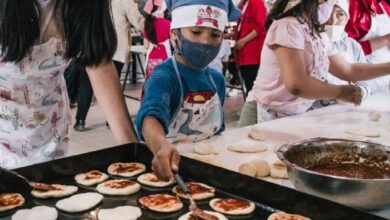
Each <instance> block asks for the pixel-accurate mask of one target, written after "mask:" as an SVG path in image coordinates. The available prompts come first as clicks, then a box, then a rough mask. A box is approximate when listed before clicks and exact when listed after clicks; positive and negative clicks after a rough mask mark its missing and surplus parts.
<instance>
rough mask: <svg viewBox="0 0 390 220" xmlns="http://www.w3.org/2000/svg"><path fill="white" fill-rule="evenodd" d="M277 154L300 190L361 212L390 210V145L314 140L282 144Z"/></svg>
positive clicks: (340, 140)
mask: <svg viewBox="0 0 390 220" xmlns="http://www.w3.org/2000/svg"><path fill="white" fill-rule="evenodd" d="M277 155H278V157H279V159H281V160H282V161H283V162H284V163H286V165H287V170H288V175H289V179H290V180H291V181H292V183H293V184H294V186H295V188H297V189H298V190H300V191H303V192H306V193H309V194H313V195H316V196H319V197H322V198H325V199H329V200H332V201H335V202H338V203H341V204H344V205H347V206H351V207H355V208H360V209H366V210H373V209H382V208H387V207H390V147H388V146H385V145H381V144H377V143H371V142H365V141H354V140H344V139H326V138H314V139H308V140H304V141H301V142H298V143H292V144H286V145H283V146H281V147H280V148H279V149H278V150H277Z"/></svg>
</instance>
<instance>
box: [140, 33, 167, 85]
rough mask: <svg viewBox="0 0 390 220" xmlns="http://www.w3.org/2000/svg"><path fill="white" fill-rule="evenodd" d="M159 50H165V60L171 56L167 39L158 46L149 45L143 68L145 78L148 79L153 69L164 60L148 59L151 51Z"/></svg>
mask: <svg viewBox="0 0 390 220" xmlns="http://www.w3.org/2000/svg"><path fill="white" fill-rule="evenodd" d="M161 48H164V49H165V52H166V53H167V58H169V57H171V56H172V52H171V45H170V41H169V39H168V40H166V41H164V42H161V43H159V44H158V45H155V44H153V43H150V44H149V48H148V50H147V52H146V61H145V63H146V65H145V67H144V70H145V73H146V78H149V76H150V75H151V74H152V72H153V69H154V68H155V67H156V66H157V65H159V64H160V63H162V62H163V61H164V60H165V59H162V58H161V59H150V54H151V53H152V51H153V49H161Z"/></svg>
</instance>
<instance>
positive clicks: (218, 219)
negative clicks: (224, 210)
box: [179, 211, 228, 220]
mask: <svg viewBox="0 0 390 220" xmlns="http://www.w3.org/2000/svg"><path fill="white" fill-rule="evenodd" d="M204 212H205V213H207V214H209V215H211V216H213V218H212V219H211V218H210V219H207V220H228V219H227V218H226V216H224V215H222V214H221V213H218V212H212V211H204ZM179 220H204V219H203V218H200V217H197V216H195V215H194V214H193V213H192V212H188V213H187V214H185V215H182V216H181V217H180V218H179Z"/></svg>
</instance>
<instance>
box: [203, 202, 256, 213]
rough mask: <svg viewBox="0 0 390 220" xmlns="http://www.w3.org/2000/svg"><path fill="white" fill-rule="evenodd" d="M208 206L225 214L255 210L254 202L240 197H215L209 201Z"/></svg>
mask: <svg viewBox="0 0 390 220" xmlns="http://www.w3.org/2000/svg"><path fill="white" fill-rule="evenodd" d="M210 207H211V208H212V209H213V210H215V211H217V212H220V213H224V214H227V215H247V214H250V213H252V212H253V211H254V210H255V204H254V203H253V202H249V201H246V200H242V199H233V198H224V199H222V198H217V199H212V200H211V201H210Z"/></svg>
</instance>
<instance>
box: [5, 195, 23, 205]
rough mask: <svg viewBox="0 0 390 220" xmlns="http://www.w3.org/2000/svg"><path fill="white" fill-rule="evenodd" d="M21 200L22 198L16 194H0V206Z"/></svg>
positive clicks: (16, 203) (18, 202)
mask: <svg viewBox="0 0 390 220" xmlns="http://www.w3.org/2000/svg"><path fill="white" fill-rule="evenodd" d="M21 202H22V198H20V196H19V195H17V194H11V193H6V194H0V206H13V205H19V204H20V203H21Z"/></svg>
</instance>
